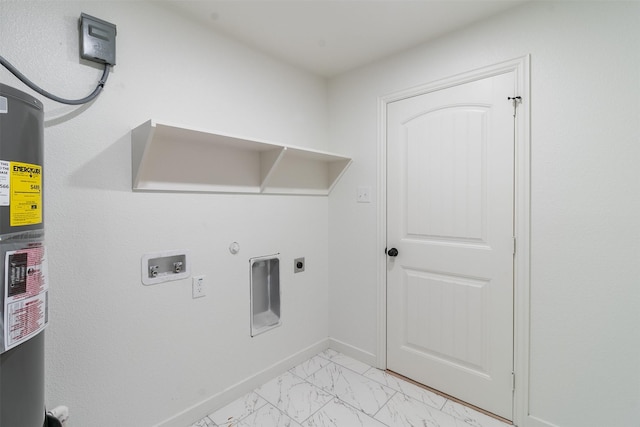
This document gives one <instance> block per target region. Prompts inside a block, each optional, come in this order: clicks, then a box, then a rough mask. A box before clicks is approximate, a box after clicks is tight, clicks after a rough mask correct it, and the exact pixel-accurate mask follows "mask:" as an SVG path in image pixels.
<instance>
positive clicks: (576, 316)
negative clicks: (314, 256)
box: [329, 2, 640, 427]
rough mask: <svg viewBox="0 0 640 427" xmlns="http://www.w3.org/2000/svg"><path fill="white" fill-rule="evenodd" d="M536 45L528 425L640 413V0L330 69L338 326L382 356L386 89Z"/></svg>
mask: <svg viewBox="0 0 640 427" xmlns="http://www.w3.org/2000/svg"><path fill="white" fill-rule="evenodd" d="M526 54H531V64H532V65H531V111H532V113H531V155H532V159H531V183H532V184H531V185H532V187H531V234H532V235H531V354H530V363H531V379H530V401H529V410H530V416H529V417H527V418H526V420H524V421H526V424H525V425H528V426H541V425H557V426H563V427H564V426H566V427H569V426H575V427H587V426H593V427H596V426H604V425H607V426H616V427H623V426H624V427H626V426H632V425H638V422H639V421H638V420H640V363H639V362H638V361H639V360H640V340H638V338H637V335H638V334H637V327H638V325H639V324H640V310H639V307H640V285H639V282H638V280H639V278H640V221H639V220H638V218H640V196H639V195H640V168H639V167H638V162H640V141H639V139H640V3H637V2H566V3H565V2H533V3H531V4H528V5H525V6H523V7H520V8H518V9H515V10H512V11H511V12H508V13H506V14H504V15H501V16H498V17H495V18H493V19H491V20H488V21H485V22H482V23H479V24H477V25H475V26H473V27H469V28H467V29H465V30H464V31H459V32H456V33H454V34H451V35H449V36H446V37H443V38H441V39H439V40H436V41H434V42H431V43H428V44H426V45H423V46H421V47H419V48H415V49H413V50H411V51H408V52H405V53H403V54H400V55H397V56H395V57H393V58H390V59H388V60H385V61H381V62H378V63H376V64H373V65H370V66H367V67H364V68H362V69H359V70H355V71H353V72H349V73H346V74H344V75H341V76H338V77H337V78H334V79H332V80H331V81H330V86H329V111H330V129H331V131H330V138H329V139H330V148H331V149H333V150H336V151H337V150H339V151H342V152H345V153H347V154H349V155H351V156H353V158H354V164H353V166H352V167H351V168H350V170H349V171H348V172H347V174H346V175H345V177H344V179H343V181H342V182H341V185H340V186H339V187H338V188H337V189H336V190H335V191H334V193H333V194H332V196H331V198H330V203H329V229H330V236H329V238H330V245H329V247H330V256H329V265H330V274H329V307H330V309H329V311H330V315H329V319H330V329H329V330H330V335H331V337H332V338H334V339H336V340H338V341H339V342H342V343H344V344H347V345H350V346H353V347H355V348H356V349H357V350H359V351H360V352H361V354H362V355H363V356H364V357H368V358H370V359H374V358H375V356H376V355H377V347H376V345H377V333H378V331H377V324H376V319H377V307H376V304H377V266H378V261H379V260H380V259H381V257H383V254H382V253H377V252H376V248H377V242H378V241H377V237H376V232H377V225H376V224H377V212H378V206H377V202H376V201H374V203H372V204H370V205H366V204H356V202H355V191H356V187H357V186H358V185H371V186H373V187H374V188H375V187H376V183H377V181H376V180H377V151H376V150H377V146H378V145H377V144H378V134H377V130H378V127H377V126H378V116H377V114H378V111H377V100H378V98H379V97H380V96H383V95H386V94H389V93H392V92H396V91H399V90H402V89H406V88H409V87H412V86H416V85H420V84H424V83H428V82H432V81H435V80H437V79H440V78H444V77H448V76H451V75H454V74H458V73H462V72H466V71H469V70H473V69H476V68H480V67H483V66H486V65H490V64H494V63H498V62H501V61H504V60H508V59H512V58H516V57H521V56H523V55H526Z"/></svg>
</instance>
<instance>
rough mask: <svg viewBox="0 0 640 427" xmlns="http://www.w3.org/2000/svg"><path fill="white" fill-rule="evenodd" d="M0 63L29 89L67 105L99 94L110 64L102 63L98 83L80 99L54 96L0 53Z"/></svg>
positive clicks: (78, 103) (91, 99) (79, 103)
mask: <svg viewBox="0 0 640 427" xmlns="http://www.w3.org/2000/svg"><path fill="white" fill-rule="evenodd" d="M0 65H2V66H3V67H5V68H6V69H7V70H9V71H10V72H11V74H13V75H14V76H16V77H17V78H18V79H20V81H21V82H22V83H24V84H26V85H27V86H29V87H30V88H31V89H33V90H35V91H36V92H38V93H39V94H40V95H43V96H46V97H47V98H49V99H52V100H54V101H56V102H59V103H61V104H67V105H81V104H86V103H87V102H90V101H93V100H94V99H95V98H96V97H97V96H98V95H100V92H101V91H102V88H103V87H104V85H105V83H106V82H107V79H108V78H109V71H110V69H111V65H110V64H104V72H103V73H102V77H101V78H100V80H99V81H98V85H97V86H96V88H95V89H94V90H93V92H91V94H89V95H88V96H85V97H84V98H81V99H64V98H60V97H59V96H55V95H53V94H52V93H49V92H47V91H46V90H44V89H42V88H41V87H40V86H38V85H37V84H35V83H33V82H32V81H31V80H29V79H28V78H27V77H26V76H25V75H24V74H22V73H21V72H20V71H18V69H17V68H16V67H14V66H13V65H11V63H10V62H9V61H7V60H6V59H4V58H3V57H2V56H1V55H0Z"/></svg>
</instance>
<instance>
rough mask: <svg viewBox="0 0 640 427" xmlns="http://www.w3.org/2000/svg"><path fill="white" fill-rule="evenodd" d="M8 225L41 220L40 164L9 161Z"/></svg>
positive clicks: (33, 222)
mask: <svg viewBox="0 0 640 427" xmlns="http://www.w3.org/2000/svg"><path fill="white" fill-rule="evenodd" d="M9 182H10V185H9V194H10V205H11V210H10V216H11V220H10V225H11V226H12V227H16V226H21V225H32V224H40V223H41V222H42V166H38V165H32V164H29V163H19V162H11V164H10V167H9Z"/></svg>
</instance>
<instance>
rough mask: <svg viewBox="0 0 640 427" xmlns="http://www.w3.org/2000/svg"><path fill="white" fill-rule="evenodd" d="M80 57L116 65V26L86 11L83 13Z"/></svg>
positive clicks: (81, 16)
mask: <svg viewBox="0 0 640 427" xmlns="http://www.w3.org/2000/svg"><path fill="white" fill-rule="evenodd" d="M80 57H81V58H82V59H87V60H89V61H93V62H99V63H101V64H111V65H116V26H115V25H114V24H111V23H109V22H106V21H103V20H102V19H98V18H95V17H93V16H90V15H87V14H86V13H83V14H81V15H80Z"/></svg>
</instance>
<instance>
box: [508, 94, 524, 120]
mask: <svg viewBox="0 0 640 427" xmlns="http://www.w3.org/2000/svg"><path fill="white" fill-rule="evenodd" d="M507 100H509V101H511V102H512V103H513V117H515V116H516V111H517V109H518V104H520V103H521V102H522V97H521V96H509V97H507Z"/></svg>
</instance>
